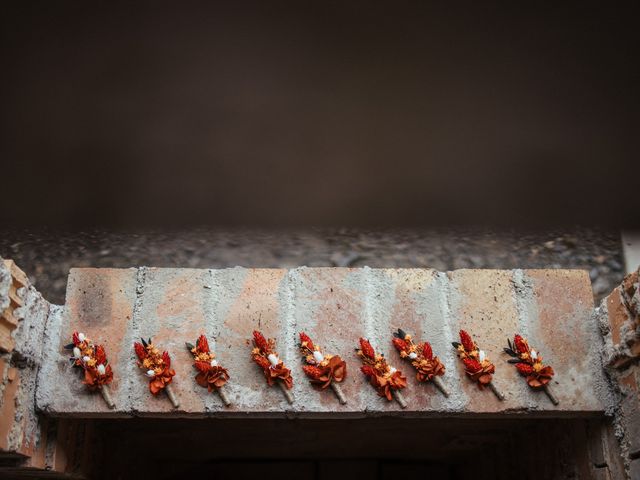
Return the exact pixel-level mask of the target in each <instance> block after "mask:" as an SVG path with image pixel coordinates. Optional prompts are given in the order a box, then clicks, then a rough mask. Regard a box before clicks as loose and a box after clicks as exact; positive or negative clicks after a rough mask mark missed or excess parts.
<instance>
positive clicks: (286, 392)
mask: <svg viewBox="0 0 640 480" xmlns="http://www.w3.org/2000/svg"><path fill="white" fill-rule="evenodd" d="M278 385H279V386H280V390H282V393H284V398H286V399H287V402H289V403H293V396H292V395H291V392H290V391H289V389H288V388H287V386H286V385H285V384H284V382H282V381H279V382H278Z"/></svg>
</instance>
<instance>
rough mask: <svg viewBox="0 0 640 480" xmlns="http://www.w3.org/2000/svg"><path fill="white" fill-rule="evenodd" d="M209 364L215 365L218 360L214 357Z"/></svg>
mask: <svg viewBox="0 0 640 480" xmlns="http://www.w3.org/2000/svg"><path fill="white" fill-rule="evenodd" d="M210 363H211V366H212V367H217V366H218V361H217V360H216V359H215V358H214V359H213V360H211V362H210Z"/></svg>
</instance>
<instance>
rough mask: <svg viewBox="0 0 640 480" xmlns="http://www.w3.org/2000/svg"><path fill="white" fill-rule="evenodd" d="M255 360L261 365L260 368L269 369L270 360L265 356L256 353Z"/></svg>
mask: <svg viewBox="0 0 640 480" xmlns="http://www.w3.org/2000/svg"><path fill="white" fill-rule="evenodd" d="M253 361H254V362H256V363H257V364H258V365H260V368H262V369H263V370H268V369H269V365H270V363H269V360H267V359H266V358H265V357H261V356H260V355H254V356H253Z"/></svg>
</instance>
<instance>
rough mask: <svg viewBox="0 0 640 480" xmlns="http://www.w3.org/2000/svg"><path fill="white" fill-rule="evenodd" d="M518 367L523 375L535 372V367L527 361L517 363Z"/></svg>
mask: <svg viewBox="0 0 640 480" xmlns="http://www.w3.org/2000/svg"><path fill="white" fill-rule="evenodd" d="M516 368H517V369H518V371H519V372H520V373H521V374H522V375H531V374H532V373H533V367H532V366H531V365H527V364H526V363H516Z"/></svg>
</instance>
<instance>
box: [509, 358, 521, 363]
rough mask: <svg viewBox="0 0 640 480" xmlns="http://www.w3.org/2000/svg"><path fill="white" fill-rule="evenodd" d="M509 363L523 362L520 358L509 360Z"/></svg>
mask: <svg viewBox="0 0 640 480" xmlns="http://www.w3.org/2000/svg"><path fill="white" fill-rule="evenodd" d="M507 362H508V363H520V362H521V360H520V359H519V358H510V359H509V360H507Z"/></svg>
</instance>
